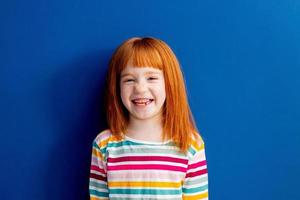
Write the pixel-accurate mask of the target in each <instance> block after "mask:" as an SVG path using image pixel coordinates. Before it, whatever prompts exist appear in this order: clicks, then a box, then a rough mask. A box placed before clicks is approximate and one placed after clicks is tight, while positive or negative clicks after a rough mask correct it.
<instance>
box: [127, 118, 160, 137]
mask: <svg viewBox="0 0 300 200" xmlns="http://www.w3.org/2000/svg"><path fill="white" fill-rule="evenodd" d="M126 135H127V136H129V137H131V138H133V139H137V140H144V141H149V142H162V141H163V126H162V121H161V117H157V118H154V119H153V118H152V119H142V120H141V119H137V118H134V117H131V118H130V120H129V125H128V128H127V132H126Z"/></svg>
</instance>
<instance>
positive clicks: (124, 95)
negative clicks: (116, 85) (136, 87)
mask: <svg viewBox="0 0 300 200" xmlns="http://www.w3.org/2000/svg"><path fill="white" fill-rule="evenodd" d="M120 92H121V99H122V102H123V104H125V103H126V102H127V101H129V95H130V89H129V88H128V87H126V86H121V87H120Z"/></svg>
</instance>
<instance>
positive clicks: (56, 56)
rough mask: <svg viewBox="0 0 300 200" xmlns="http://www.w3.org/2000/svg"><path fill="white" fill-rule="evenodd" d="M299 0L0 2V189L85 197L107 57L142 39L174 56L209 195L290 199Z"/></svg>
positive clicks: (293, 191)
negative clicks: (202, 153) (201, 149)
mask: <svg viewBox="0 0 300 200" xmlns="http://www.w3.org/2000/svg"><path fill="white" fill-rule="evenodd" d="M299 2H300V1H298V0H285V1H280V0H264V1H262V0H251V1H234V0H229V1H216V0H210V1H200V0H199V1H196V0H191V1H179V0H178V1H174V0H172V1H159V0H154V1H132V0H131V1H121V0H120V1H103V0H102V1H101V0H91V1H80V0H73V1H71V0H65V1H58V0H52V1H45V0H40V1H38V0H28V1H17V0H10V1H1V5H0V20H1V21H0V27H1V31H0V58H1V59H0V67H1V68H0V95H1V100H0V106H1V107H0V109H1V120H0V122H1V126H0V128H1V129H0V133H1V138H0V142H1V144H0V147H1V151H0V158H1V165H0V167H1V172H0V173H1V174H0V177H1V183H0V190H1V193H0V198H1V199H2V200H8V199H26V200H31V199H44V200H52V199H56V200H60V199H61V200H62V199H78V200H79V199H87V198H88V175H89V174H88V173H89V164H90V156H91V145H92V140H93V139H94V137H95V136H96V135H97V134H98V133H99V132H100V131H101V130H102V129H104V128H105V127H106V124H105V112H104V109H103V91H104V79H105V73H106V70H107V63H108V60H109V58H110V56H111V54H112V52H113V51H114V49H115V48H116V47H117V46H118V45H119V44H120V43H121V42H122V41H124V40H125V39H127V38H129V37H133V36H154V37H158V38H160V39H162V40H164V41H166V42H167V43H168V44H169V45H170V46H171V47H172V48H173V50H174V52H175V53H176V55H177V56H178V58H179V60H180V62H181V65H182V70H183V72H184V76H185V78H186V84H187V88H188V96H189V101H190V105H191V108H192V110H193V113H194V116H195V118H196V121H197V124H198V128H199V130H200V132H201V134H202V136H203V138H204V140H205V143H206V152H207V160H208V168H209V169H208V170H209V190H210V199H211V200H221V199H222V200H224V199H225V200H248V199H249V200H250V199H251V200H253V199H255V200H260V199H261V200H265V199H272V200H286V199H289V200H291V199H293V200H296V199H300V193H299V179H300V150H299V145H300V136H299V134H300V92H299V88H300V79H299V78H300V15H299V13H300V3H299Z"/></svg>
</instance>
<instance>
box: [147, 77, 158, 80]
mask: <svg viewBox="0 0 300 200" xmlns="http://www.w3.org/2000/svg"><path fill="white" fill-rule="evenodd" d="M157 79H158V78H156V77H149V78H148V80H150V81H151V80H157Z"/></svg>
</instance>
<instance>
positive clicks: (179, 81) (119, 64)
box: [105, 37, 199, 152]
mask: <svg viewBox="0 0 300 200" xmlns="http://www.w3.org/2000/svg"><path fill="white" fill-rule="evenodd" d="M129 60H130V61H131V63H132V64H133V66H136V67H144V66H151V67H154V68H157V69H160V70H162V71H163V74H164V79H165V90H166V101H165V103H164V108H163V122H162V123H163V138H165V139H166V138H168V139H172V140H173V141H174V142H175V143H176V145H177V146H178V147H179V148H180V149H181V150H182V151H183V152H186V151H187V149H188V148H189V145H190V144H191V141H192V138H193V137H197V136H199V135H198V131H197V128H196V125H195V122H194V119H193V115H192V112H191V110H190V106H189V104H188V99H187V95H186V88H185V81H184V78H183V74H182V71H181V69H180V65H179V62H178V60H177V58H176V56H175V54H174V53H173V51H172V50H171V48H170V47H169V46H168V45H167V44H166V43H165V42H163V41H162V40H159V39H156V38H153V37H144V38H139V37H134V38H130V39H128V40H126V41H125V42H123V43H122V44H121V45H120V46H119V47H118V48H117V49H116V51H115V52H114V54H113V56H112V58H111V60H110V63H109V69H108V76H107V86H108V88H107V93H106V98H105V99H106V109H107V110H106V113H107V122H108V125H109V128H110V130H111V132H112V134H114V135H115V136H117V137H122V133H125V132H126V129H127V126H128V123H129V112H128V111H127V109H126V108H125V106H124V105H123V103H122V101H121V97H120V74H121V72H122V70H123V69H124V68H125V67H126V65H127V63H128V62H129Z"/></svg>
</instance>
